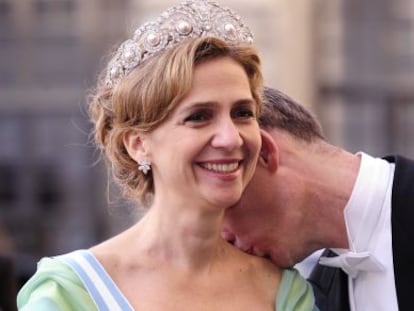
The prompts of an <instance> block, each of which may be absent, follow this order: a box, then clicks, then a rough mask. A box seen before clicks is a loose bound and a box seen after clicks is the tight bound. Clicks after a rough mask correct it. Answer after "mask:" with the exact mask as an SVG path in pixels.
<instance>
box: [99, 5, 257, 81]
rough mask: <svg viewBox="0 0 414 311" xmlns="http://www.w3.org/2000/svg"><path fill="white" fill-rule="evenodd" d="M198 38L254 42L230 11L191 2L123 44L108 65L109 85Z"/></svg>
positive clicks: (232, 42)
mask: <svg viewBox="0 0 414 311" xmlns="http://www.w3.org/2000/svg"><path fill="white" fill-rule="evenodd" d="M197 37H217V38H220V39H222V40H224V41H226V42H228V43H231V44H237V43H247V44H251V43H252V42H253V34H252V33H251V31H250V30H249V28H248V27H247V26H246V25H244V24H243V22H242V21H241V19H240V16H238V15H237V14H235V13H234V12H233V11H232V10H231V9H229V8H223V7H221V6H220V5H219V4H218V3H216V2H214V1H210V0H188V1H185V2H182V3H180V4H177V5H175V6H173V7H171V8H169V9H167V10H166V11H165V12H164V13H162V14H161V15H160V16H159V17H158V18H157V19H156V20H154V21H150V22H147V23H145V24H144V25H142V26H141V27H139V28H138V29H137V30H136V31H135V33H134V36H133V38H132V39H128V40H126V41H124V42H123V43H122V44H121V46H120V47H119V48H118V50H117V51H116V53H115V55H114V57H113V58H112V59H111V61H110V62H109V64H108V68H107V75H106V80H105V81H106V84H107V85H108V86H110V87H113V86H115V85H116V84H117V83H118V82H119V81H120V80H121V79H122V78H124V77H125V76H126V75H127V74H128V73H130V72H131V71H132V70H133V69H134V68H136V67H137V66H139V65H140V64H141V63H142V62H143V61H145V60H146V59H148V58H150V57H151V56H153V55H156V54H157V53H158V52H160V51H163V50H165V49H167V48H169V47H172V46H174V45H176V44H177V43H179V42H181V41H182V40H184V39H187V38H197Z"/></svg>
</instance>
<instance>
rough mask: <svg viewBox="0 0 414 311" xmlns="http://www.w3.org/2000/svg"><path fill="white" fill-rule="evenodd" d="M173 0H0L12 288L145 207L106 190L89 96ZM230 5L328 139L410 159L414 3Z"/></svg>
mask: <svg viewBox="0 0 414 311" xmlns="http://www.w3.org/2000/svg"><path fill="white" fill-rule="evenodd" d="M173 3H175V1H172V0H168V1H167V0H164V1H161V0H87V1H82V0H0V255H3V257H8V258H12V259H11V262H9V263H10V264H11V265H10V267H9V266H7V267H9V268H7V269H0V274H1V273H2V272H1V271H2V270H5V272H4V275H9V276H10V275H11V274H14V275H15V276H17V278H18V280H19V282H18V283H17V284H16V288H15V289H17V288H19V287H20V285H21V284H22V282H24V281H25V280H26V279H27V277H29V276H30V275H31V274H32V273H33V272H34V270H35V266H36V262H37V261H38V259H39V258H40V257H42V256H47V255H55V254H60V253H63V252H67V251H70V250H73V249H75V248H85V247H89V246H90V245H92V244H94V243H97V242H99V241H102V240H103V239H105V238H107V237H109V236H111V235H113V234H116V233H117V232H119V231H120V230H122V229H124V228H126V227H128V226H129V225H130V224H131V223H133V222H134V220H135V219H136V218H137V217H139V213H137V212H136V210H135V209H134V208H133V207H132V206H129V205H127V204H125V203H124V202H122V200H121V199H119V198H118V197H117V196H116V195H108V194H107V193H108V182H107V173H106V170H105V168H104V165H103V163H102V161H100V162H99V161H98V160H99V154H98V153H97V152H96V151H95V150H94V148H93V145H92V144H91V143H90V142H89V130H90V124H89V122H88V120H87V116H86V105H85V103H86V96H87V93H88V90H89V89H90V88H91V87H93V84H94V82H95V78H96V75H97V73H98V71H99V70H100V69H102V68H104V66H105V63H104V61H103V59H104V56H106V55H107V54H108V53H109V52H110V51H111V50H112V48H113V47H114V46H117V45H118V44H119V43H120V42H122V41H123V40H125V39H126V38H128V35H129V34H131V33H132V32H133V30H134V29H135V28H136V26H138V25H139V24H141V23H142V22H144V21H146V20H147V19H149V18H151V17H154V16H156V15H158V13H160V12H161V11H162V10H164V9H165V8H166V7H167V6H169V5H171V4H173ZM220 3H222V4H224V5H228V6H230V7H231V8H233V9H235V10H236V11H237V12H238V13H239V14H240V15H241V16H242V17H243V19H244V21H245V22H246V23H247V24H248V25H249V26H250V28H251V29H252V30H253V32H254V33H255V37H256V39H255V42H256V45H257V46H258V47H259V50H260V51H261V56H262V60H263V65H264V73H265V78H266V81H267V82H266V84H267V85H269V86H272V87H276V88H279V89H280V90H282V91H284V92H285V93H287V94H289V95H290V96H291V97H293V98H295V99H296V100H298V101H299V102H300V103H302V104H303V105H304V106H306V107H308V108H309V109H311V110H312V111H313V112H314V113H315V114H316V115H317V117H318V118H319V119H320V120H321V122H322V125H323V127H324V129H325V132H326V134H327V137H328V138H329V140H330V141H332V142H333V143H335V144H338V145H340V146H342V147H344V148H346V149H348V150H350V151H353V152H357V151H359V150H364V151H366V152H368V153H371V154H372V155H375V156H382V155H385V154H390V153H400V154H402V155H405V156H408V157H414V140H413V139H411V135H412V134H414V87H413V82H414V1H412V0H393V1H387V0H307V1H303V0H289V1H287V0H256V1H254V2H252V1H248V0H221V1H220ZM9 276H4V277H3V276H2V275H0V279H3V280H6V279H7V278H8V277H9ZM10 278H11V277H10ZM2 296H4V295H2ZM1 303H2V302H1V301H0V308H1ZM3 308H4V310H7V308H6V307H3Z"/></svg>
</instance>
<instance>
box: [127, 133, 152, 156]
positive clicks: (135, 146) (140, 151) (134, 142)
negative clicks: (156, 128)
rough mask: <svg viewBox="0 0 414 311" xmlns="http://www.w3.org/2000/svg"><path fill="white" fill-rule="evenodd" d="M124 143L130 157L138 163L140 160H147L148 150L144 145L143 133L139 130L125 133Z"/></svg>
mask: <svg viewBox="0 0 414 311" xmlns="http://www.w3.org/2000/svg"><path fill="white" fill-rule="evenodd" d="M123 143H124V146H125V149H126V150H127V152H128V154H129V156H130V157H131V158H132V159H134V160H135V161H136V162H138V160H139V159H143V158H145V155H146V150H145V146H144V143H143V137H142V133H140V132H139V131H137V130H130V131H128V132H126V133H125V135H124V137H123Z"/></svg>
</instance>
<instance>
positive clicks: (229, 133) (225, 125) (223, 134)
mask: <svg viewBox="0 0 414 311" xmlns="http://www.w3.org/2000/svg"><path fill="white" fill-rule="evenodd" d="M242 144H243V139H242V137H241V135H240V130H239V128H238V126H237V125H236V124H234V122H233V120H232V119H231V118H226V119H223V120H220V121H219V122H218V124H217V127H216V132H215V134H214V138H213V140H212V146H213V147H215V148H226V149H229V150H232V149H235V148H238V147H240V146H241V145H242Z"/></svg>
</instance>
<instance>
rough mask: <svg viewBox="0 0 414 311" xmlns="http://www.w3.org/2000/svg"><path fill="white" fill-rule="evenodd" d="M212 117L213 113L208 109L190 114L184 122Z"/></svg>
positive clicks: (202, 120)
mask: <svg viewBox="0 0 414 311" xmlns="http://www.w3.org/2000/svg"><path fill="white" fill-rule="evenodd" d="M210 118H211V113H210V112H208V111H197V112H194V113H192V114H190V115H189V116H188V117H187V118H185V119H184V122H204V121H207V120H209V119H210Z"/></svg>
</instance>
